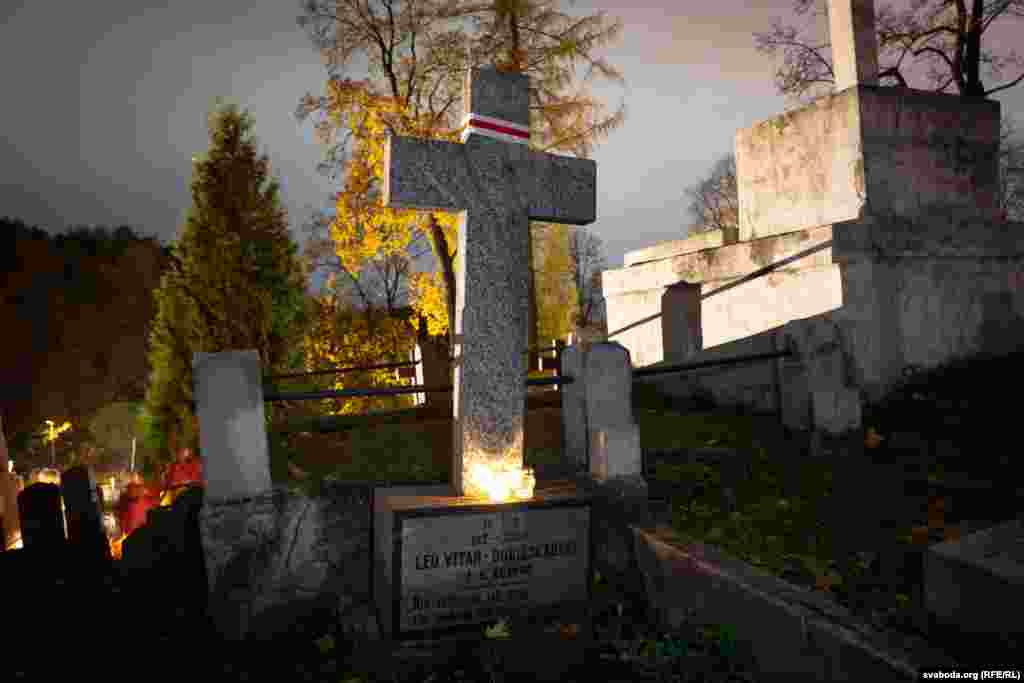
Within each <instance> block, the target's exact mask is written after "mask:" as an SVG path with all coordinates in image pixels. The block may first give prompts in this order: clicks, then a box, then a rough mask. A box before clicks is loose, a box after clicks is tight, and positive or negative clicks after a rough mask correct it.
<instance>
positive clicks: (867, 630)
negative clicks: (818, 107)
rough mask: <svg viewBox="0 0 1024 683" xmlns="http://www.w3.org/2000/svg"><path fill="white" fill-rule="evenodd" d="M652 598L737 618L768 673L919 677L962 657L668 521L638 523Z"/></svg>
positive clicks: (699, 618) (670, 607) (680, 610)
mask: <svg viewBox="0 0 1024 683" xmlns="http://www.w3.org/2000/svg"><path fill="white" fill-rule="evenodd" d="M633 532H634V535H635V537H636V544H635V548H636V558H637V562H638V563H639V566H640V569H641V571H642V572H643V576H644V579H645V581H646V588H647V595H648V599H649V600H650V601H651V604H652V605H656V606H657V607H659V608H661V609H662V610H664V611H665V612H666V613H668V615H669V616H670V617H675V618H676V619H678V618H680V617H687V618H688V619H689V620H691V622H693V621H695V622H697V623H701V622H712V623H724V624H735V628H736V632H737V633H736V635H737V638H738V639H743V640H745V641H747V642H749V643H750V644H751V646H752V648H753V654H754V656H755V657H756V659H757V662H758V669H759V671H760V672H761V673H762V674H763V675H764V676H765V680H773V679H774V677H780V680H782V679H784V680H829V681H832V680H843V681H869V680H879V681H882V680H885V681H894V680H907V681H911V680H916V679H917V677H918V672H919V671H921V670H925V669H934V668H936V667H943V668H952V667H955V666H956V662H955V661H953V660H952V659H951V658H950V657H948V656H947V655H946V654H944V653H942V652H938V651H937V650H935V649H934V648H932V647H930V646H928V644H927V643H925V642H924V641H922V640H921V639H919V638H914V637H910V636H905V637H902V636H898V635H897V634H894V633H891V632H887V631H879V630H877V629H874V628H872V627H870V626H868V625H867V624H865V623H863V622H862V621H861V620H859V619H857V618H856V617H855V616H854V615H852V614H850V612H849V611H848V610H846V609H845V608H843V607H841V606H839V605H837V604H836V603H834V602H833V601H831V600H829V599H828V598H827V597H825V596H823V595H822V594H821V593H820V592H815V591H809V590H806V589H803V588H799V587H797V586H793V585H792V584H789V583H787V582H786V581H783V580H781V579H779V578H777V577H775V576H772V575H769V574H767V573H766V572H763V571H761V570H759V569H757V568H756V567H753V566H751V565H749V564H747V563H745V562H742V561H740V560H737V559H735V558H732V557H729V556H728V555H727V554H726V553H724V552H722V551H721V550H720V549H719V548H716V547H715V546H711V545H707V544H700V543H694V544H687V543H684V542H683V541H682V540H681V539H679V538H678V537H677V536H676V535H675V534H674V533H673V532H672V531H671V530H669V529H666V528H660V527H659V528H657V529H641V528H634V529H633Z"/></svg>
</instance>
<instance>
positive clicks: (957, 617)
mask: <svg viewBox="0 0 1024 683" xmlns="http://www.w3.org/2000/svg"><path fill="white" fill-rule="evenodd" d="M924 582H925V589H924V590H925V604H926V606H927V608H928V611H929V612H931V613H932V614H933V615H934V616H935V617H936V618H937V619H938V620H939V621H941V622H944V623H946V624H955V625H956V626H957V627H958V628H960V629H962V630H963V631H964V632H965V633H976V634H977V633H990V634H1006V633H1010V634H1018V635H1019V634H1021V633H1022V632H1024V628H1022V626H1021V621H1020V608H1019V606H1020V605H1024V522H1022V520H1020V519H1015V520H1012V521H1009V522H1005V523H1003V524H1000V525H998V526H994V527H990V528H988V529H985V530H983V531H978V532H975V533H973V534H970V535H968V536H964V537H963V538H961V539H959V540H956V541H947V542H945V543H937V544H935V545H933V546H931V547H929V548H928V551H927V552H926V553H925V557H924ZM1014 605H1016V606H1017V607H1013V606H1014Z"/></svg>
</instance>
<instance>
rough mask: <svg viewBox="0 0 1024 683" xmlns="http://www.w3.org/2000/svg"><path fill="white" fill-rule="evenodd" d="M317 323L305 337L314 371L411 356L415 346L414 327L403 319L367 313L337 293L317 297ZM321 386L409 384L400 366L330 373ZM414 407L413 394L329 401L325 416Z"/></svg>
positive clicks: (322, 406) (324, 404) (325, 402)
mask: <svg viewBox="0 0 1024 683" xmlns="http://www.w3.org/2000/svg"><path fill="white" fill-rule="evenodd" d="M313 308H314V316H313V323H312V325H311V327H310V329H309V332H308V336H307V340H306V356H307V358H306V365H307V368H308V369H309V370H317V369H321V368H329V367H365V366H370V365H381V364H385V363H392V362H401V361H405V360H408V358H409V351H410V350H411V349H412V335H411V334H410V328H409V327H408V325H407V324H406V323H405V322H404V321H403V320H398V319H395V318H391V317H388V316H385V315H381V314H380V313H376V312H375V313H374V314H372V315H371V317H369V318H368V317H367V315H366V313H365V311H358V310H355V309H354V308H353V307H352V306H351V305H350V302H346V301H343V300H342V299H341V297H340V296H339V295H338V294H337V293H336V292H330V291H328V292H327V293H325V294H321V295H320V296H318V297H315V298H314V307H313ZM317 384H318V387H319V388H320V389H324V390H337V391H340V390H344V389H353V388H369V387H374V388H380V387H391V386H407V385H408V384H409V380H407V379H400V378H399V377H398V376H397V372H396V369H395V368H387V369H380V370H360V371H358V372H347V373H341V374H334V375H326V376H324V379H322V380H321V381H319V382H318V383H317ZM411 406H412V396H411V394H400V395H397V396H372V397H370V396H367V397H351V398H338V399H325V400H323V401H321V402H320V406H319V408H320V409H321V410H322V411H323V413H324V414H334V415H352V414H362V413H366V412H369V411H371V410H398V409H401V408H406V407H411Z"/></svg>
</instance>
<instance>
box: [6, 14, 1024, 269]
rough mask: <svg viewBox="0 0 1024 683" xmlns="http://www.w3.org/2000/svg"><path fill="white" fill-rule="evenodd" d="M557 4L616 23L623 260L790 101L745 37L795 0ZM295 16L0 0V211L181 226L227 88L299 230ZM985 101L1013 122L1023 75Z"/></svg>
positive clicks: (611, 54)
mask: <svg viewBox="0 0 1024 683" xmlns="http://www.w3.org/2000/svg"><path fill="white" fill-rule="evenodd" d="M751 5H753V6H754V8H752V7H751ZM562 6H563V8H565V9H566V10H567V11H568V12H570V13H572V14H585V13H586V14H589V13H592V12H593V11H595V10H606V11H607V12H608V13H609V14H610V15H613V16H618V17H621V18H622V19H623V22H624V24H625V26H624V33H623V36H622V37H621V38H620V39H619V41H618V43H617V44H616V45H614V46H611V47H609V48H606V50H605V51H604V52H603V53H602V54H605V55H606V56H607V57H608V58H609V60H610V61H611V62H612V63H613V64H615V65H616V66H618V67H619V68H620V69H621V70H622V71H623V73H624V75H625V77H626V81H627V87H626V88H625V89H623V88H620V87H619V86H617V85H611V86H599V87H596V88H595V89H594V92H595V94H597V95H598V96H599V97H600V98H601V99H603V100H604V102H605V103H606V104H607V106H608V108H609V109H610V110H614V109H615V108H616V107H617V106H618V104H619V102H620V100H621V99H622V98H625V101H626V105H627V107H628V108H629V113H628V118H627V121H626V123H625V125H624V126H623V127H621V128H620V129H619V130H617V131H615V132H613V133H612V134H611V136H610V138H609V139H608V140H607V141H606V142H604V143H602V144H600V145H599V146H598V147H597V148H596V150H595V152H594V158H595V159H596V160H597V163H598V213H597V215H598V219H597V222H596V223H595V224H593V225H592V226H591V227H590V229H592V230H593V231H594V233H595V234H596V235H597V236H599V237H600V238H601V239H602V240H603V241H604V243H605V248H606V254H607V256H608V264H609V266H610V267H618V266H621V264H622V256H623V254H624V253H625V252H626V251H628V250H631V249H637V248H641V247H644V246H649V245H650V244H653V243H655V242H659V241H664V240H669V239H679V238H681V237H682V236H684V234H685V228H686V226H687V225H689V219H688V218H687V217H686V216H685V202H684V200H683V198H682V190H683V188H684V187H685V186H687V185H689V184H691V183H693V182H694V181H695V180H697V179H698V178H700V177H701V176H703V175H704V174H706V173H707V171H708V169H709V168H710V166H711V164H712V163H713V162H714V160H715V159H717V158H718V157H720V156H722V155H723V154H726V153H728V152H730V151H731V149H732V143H733V136H734V134H735V131H736V129H737V128H741V127H746V126H749V125H751V124H753V123H755V122H757V121H759V120H762V119H765V118H768V117H770V116H773V115H775V114H777V113H781V112H782V111H784V110H785V102H784V101H783V99H782V97H780V96H779V95H777V94H775V90H774V86H773V85H772V74H773V73H774V70H775V68H776V64H774V63H773V62H772V61H771V60H770V59H768V58H766V57H764V56H762V55H760V54H759V53H757V52H756V51H755V49H754V40H753V37H752V36H751V33H752V32H754V31H763V30H767V29H768V28H769V26H770V23H771V20H772V19H773V18H776V17H778V18H782V19H784V20H786V21H790V22H791V21H792V18H793V15H792V13H791V7H792V2H791V0H766V1H764V2H758V3H749V2H745V1H744V0H718V1H717V2H713V3H707V2H684V1H680V0H661V2H641V1H639V0H638V1H637V2H624V1H623V0H618V2H612V1H611V0H594V1H591V2H575V3H568V2H566V3H563V5H562ZM300 12H301V10H300V6H299V3H298V2H296V1H295V0H284V1H279V2H252V1H251V0H250V1H248V2H240V1H239V0H216V1H214V2H211V1H209V0H203V1H199V0H177V1H176V2H173V3H156V2H147V1H146V0H98V1H95V2H68V3H45V2H32V3H29V2H14V3H12V2H10V1H8V2H5V3H3V8H2V9H0V18H2V21H0V64H3V70H4V94H5V98H4V105H3V107H2V108H0V129H2V130H3V131H4V132H5V135H4V137H3V138H2V139H0V203H2V209H0V214H2V215H8V216H11V217H16V218H21V219H23V220H25V221H26V222H27V223H29V224H38V225H40V226H41V227H45V228H47V229H50V230H64V229H65V227H66V226H67V225H68V224H89V225H92V224H105V225H111V226H116V225H120V224H129V225H133V226H135V227H136V228H138V229H139V230H140V231H141V232H142V233H143V234H155V235H157V236H159V237H160V238H161V239H162V240H163V241H168V240H170V239H173V238H175V236H176V235H177V232H178V229H179V225H180V224H181V222H182V221H183V219H184V216H185V212H186V211H187V209H188V206H189V201H190V198H189V182H190V174H191V168H190V166H191V164H190V158H191V156H192V155H193V154H197V153H202V152H204V151H205V150H206V148H207V143H208V137H207V129H206V115H207V112H208V111H209V109H210V107H211V105H212V103H213V101H214V98H215V97H216V96H218V95H221V96H226V97H228V98H229V99H230V100H232V101H234V102H237V103H238V104H239V105H240V106H242V107H243V108H247V109H248V110H249V111H250V112H251V113H252V114H253V116H254V118H255V128H254V132H255V135H256V137H257V138H258V140H259V142H260V149H261V151H265V152H267V153H268V154H269V156H270V158H271V161H272V163H273V170H274V173H275V174H276V175H277V176H278V177H279V178H280V180H281V183H282V194H283V197H284V200H285V205H286V206H287V208H288V210H289V215H290V217H291V225H292V229H293V232H294V233H295V236H296V239H299V240H300V241H301V237H302V232H301V230H300V228H301V227H302V226H303V225H304V224H305V223H306V222H307V221H308V218H309V216H310V215H311V213H312V212H313V211H314V210H315V209H326V208H329V206H330V196H331V194H332V193H333V192H336V191H337V190H338V188H337V187H332V184H331V182H330V181H329V180H328V179H327V178H326V177H324V176H322V175H320V174H319V173H317V171H316V163H317V161H318V160H319V159H320V158H321V155H322V149H321V148H320V146H319V145H318V143H317V142H316V141H315V139H314V137H313V128H312V122H311V121H309V120H307V122H306V123H304V124H299V123H298V122H297V121H296V120H295V118H294V117H293V112H294V110H295V107H296V105H297V103H298V101H299V98H300V97H301V96H302V95H303V94H305V93H307V92H310V93H313V94H320V93H322V92H323V86H324V82H325V80H326V76H327V71H326V69H325V67H324V66H323V64H322V62H321V60H320V57H319V56H318V55H317V53H316V52H315V51H314V49H313V47H312V44H311V43H310V41H309V39H308V38H307V36H306V35H305V34H304V33H303V31H302V29H300V28H299V27H298V26H297V25H296V22H295V18H296V17H297V16H298V15H299V14H300ZM999 28H1000V29H1001V30H1000V32H998V33H995V32H994V33H993V36H994V37H997V38H1001V39H1002V40H1004V41H1006V40H1008V37H1009V36H1012V35H1013V33H1014V31H1017V32H1020V31H1022V30H1024V22H1022V21H1021V20H1013V19H1011V20H1009V21H1007V22H1006V25H1005V27H999ZM986 37H988V36H986ZM1014 42H1016V44H1017V45H1022V44H1024V41H1014ZM1006 44H1009V42H1007V43H1006ZM352 75H353V76H356V77H358V76H360V75H361V74H357V73H353V74H352ZM911 85H914V83H913V82H912V83H911ZM922 87H923V86H922ZM995 98H996V99H998V100H1000V101H1001V102H1002V103H1003V111H1004V115H1006V113H1007V112H1016V115H1015V118H1017V119H1018V120H1021V121H1024V85H1020V86H1018V87H1016V88H1013V89H1011V90H1008V91H1004V92H1002V93H999V94H998V95H996V96H995Z"/></svg>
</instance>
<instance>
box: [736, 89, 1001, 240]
mask: <svg viewBox="0 0 1024 683" xmlns="http://www.w3.org/2000/svg"><path fill="white" fill-rule="evenodd" d="M999 112H1000V105H999V102H997V101H994V100H985V99H982V98H970V99H968V98H962V97H959V96H957V95H948V94H943V93H926V92H922V91H918V90H911V89H909V88H891V87H879V86H869V85H857V86H851V87H848V88H846V89H845V90H843V91H842V92H839V93H836V94H833V95H830V96H826V97H822V98H819V99H818V100H815V101H814V102H813V103H811V104H809V105H807V106H806V107H804V108H802V109H798V110H796V111H792V112H789V113H787V114H783V115H780V116H776V117H774V118H772V119H769V120H768V121H764V122H761V123H758V124H756V125H754V126H752V127H750V128H747V129H745V130H741V131H739V132H738V133H737V134H736V174H737V187H738V191H739V203H740V239H741V240H743V241H746V240H751V239H755V238H758V237H765V236H768V235H774V234H780V233H784V232H791V231H794V230H802V229H808V228H814V227H818V226H823V225H829V224H835V223H840V222H843V221H850V220H855V219H857V218H858V217H859V216H860V215H861V213H862V209H863V207H864V206H865V203H866V202H870V206H871V212H872V213H873V214H874V215H878V216H880V215H889V214H893V215H897V216H913V215H916V214H918V213H919V212H920V211H921V210H922V208H924V207H927V206H929V205H932V204H936V203H941V204H943V205H948V204H954V205H957V206H960V207H961V208H963V209H964V210H971V209H970V207H972V206H973V207H974V209H973V210H972V212H973V213H974V214H975V215H987V216H990V217H992V216H994V215H995V211H994V209H995V207H996V205H997V201H996V197H997V196H998V172H997V171H998V169H997V168H996V164H997V152H998V136H999V120H1000V114H999Z"/></svg>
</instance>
